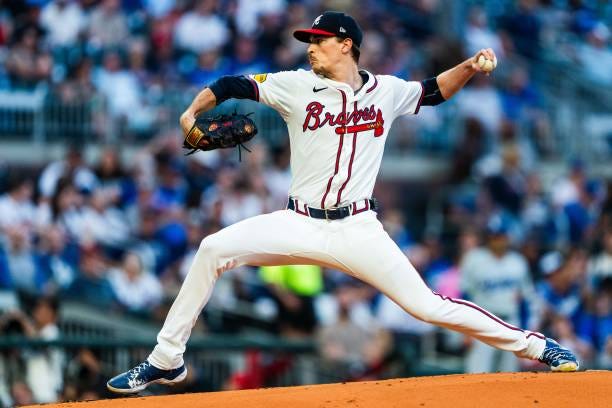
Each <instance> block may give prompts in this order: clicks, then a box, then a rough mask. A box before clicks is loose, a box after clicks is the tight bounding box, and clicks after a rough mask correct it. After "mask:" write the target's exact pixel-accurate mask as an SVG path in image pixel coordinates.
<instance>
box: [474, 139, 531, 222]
mask: <svg viewBox="0 0 612 408" xmlns="http://www.w3.org/2000/svg"><path fill="white" fill-rule="evenodd" d="M501 155H502V157H501V158H502V165H501V171H500V172H499V173H497V174H494V175H491V176H490V177H487V178H486V179H485V181H484V184H485V188H486V189H487V191H488V193H489V195H490V196H491V199H492V200H493V202H494V203H495V205H497V206H498V207H499V208H501V209H503V210H505V211H508V212H509V213H510V214H512V215H513V216H515V217H516V216H518V214H519V212H520V211H521V208H522V207H523V202H524V200H525V194H526V189H527V181H526V174H525V172H524V171H523V168H522V167H521V157H520V153H519V150H518V147H517V146H516V145H515V144H510V145H506V146H504V147H503V150H502V154H501Z"/></svg>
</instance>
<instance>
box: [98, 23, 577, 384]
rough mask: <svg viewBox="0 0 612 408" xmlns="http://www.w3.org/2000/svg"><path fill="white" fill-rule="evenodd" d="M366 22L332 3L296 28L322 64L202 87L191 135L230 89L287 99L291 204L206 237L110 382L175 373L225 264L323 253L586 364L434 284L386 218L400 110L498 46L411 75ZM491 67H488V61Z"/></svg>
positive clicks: (503, 336)
mask: <svg viewBox="0 0 612 408" xmlns="http://www.w3.org/2000/svg"><path fill="white" fill-rule="evenodd" d="M362 36H363V35H362V32H361V29H360V28H359V26H358V25H357V23H356V21H355V20H354V19H353V18H352V17H350V16H348V15H346V14H343V13H339V12H326V13H324V14H322V15H321V16H319V17H317V18H316V19H315V21H314V23H313V25H312V28H310V29H305V30H297V31H295V32H294V37H295V38H296V39H298V40H299V41H303V42H307V43H309V44H310V45H309V46H308V59H309V61H310V65H311V66H312V70H311V71H306V70H297V71H287V72H278V73H271V74H258V75H250V76H234V77H231V76H226V77H222V78H220V79H219V80H217V81H216V82H215V83H213V84H211V85H210V86H209V87H207V88H205V89H204V90H202V91H201V92H200V93H199V94H198V95H197V96H196V97H195V99H194V100H193V102H192V103H191V105H190V106H189V107H188V108H187V110H186V111H185V113H183V115H182V116H181V127H182V128H183V131H185V133H186V134H187V133H188V132H189V130H190V129H191V128H192V126H193V124H194V122H195V119H196V117H197V116H198V115H199V114H201V113H202V112H206V111H208V110H210V109H212V108H213V107H215V105H217V104H219V103H221V102H223V101H225V100H227V99H229V98H248V99H253V100H256V101H259V102H261V103H264V104H266V105H268V106H271V107H272V108H274V109H275V110H277V111H278V112H279V113H280V115H281V116H282V118H283V119H284V120H285V122H286V123H287V129H288V131H289V139H290V145H291V173H292V184H291V187H290V190H289V200H288V204H287V209H285V210H281V211H276V212H273V213H270V214H264V215H259V216H256V217H253V218H249V219H246V220H244V221H241V222H239V223H236V224H233V225H230V226H229V227H227V228H224V229H223V230H221V231H219V232H217V233H215V234H212V235H209V236H208V237H206V238H204V240H203V241H202V243H201V245H200V247H199V249H198V251H197V253H196V255H195V258H194V260H193V263H192V265H191V267H190V269H189V272H188V274H187V277H186V278H185V282H184V283H183V286H182V287H181V290H180V292H179V294H178V295H177V297H176V299H175V301H174V303H173V305H172V307H171V309H170V311H169V313H168V316H167V318H166V321H165V322H164V326H163V327H162V329H161V331H160V332H159V334H158V336H157V345H156V346H155V348H154V349H153V352H152V353H151V354H150V355H149V357H148V358H147V360H146V361H144V362H142V363H141V364H139V365H137V366H136V367H134V368H133V369H131V370H129V371H127V372H125V373H122V374H120V375H118V376H116V377H114V378H112V379H111V380H109V382H108V383H107V387H108V388H109V389H110V390H112V391H114V392H119V393H135V392H139V391H141V390H143V389H144V388H146V387H147V386H148V385H149V384H151V383H166V384H167V383H176V382H179V381H182V380H183V379H184V378H185V376H186V373H187V370H186V368H185V364H184V361H183V354H184V352H185V347H186V343H187V340H188V339H189V336H190V334H191V329H192V327H193V325H194V324H195V322H196V320H197V318H198V317H199V315H200V313H201V311H202V308H203V307H204V306H205V304H206V302H207V301H208V299H209V298H210V296H211V293H212V290H213V287H214V284H215V281H216V280H217V278H218V277H219V275H220V274H222V273H223V272H225V271H226V270H228V269H232V268H235V267H237V266H240V265H246V264H248V265H255V266H262V265H288V264H316V265H321V266H326V267H330V268H334V269H338V270H341V271H344V272H346V273H347V274H350V275H352V276H354V277H356V278H358V279H361V280H363V281H364V282H367V283H370V284H371V285H373V286H374V287H376V288H377V289H379V290H380V291H381V292H383V293H384V294H386V295H387V296H388V297H389V298H390V299H392V300H393V301H395V302H396V303H397V304H398V305H400V306H401V307H402V308H403V309H404V310H405V311H406V312H408V313H410V314H412V315H413V316H415V317H417V318H419V319H421V320H424V321H427V322H430V323H434V324H437V325H439V326H442V327H446V328H449V329H453V330H456V331H459V332H461V333H464V334H466V335H469V336H472V337H475V338H477V339H479V340H481V341H483V342H485V343H487V344H489V345H491V346H493V347H496V348H499V349H502V350H506V351H510V352H513V353H514V354H516V355H517V356H519V357H523V358H529V359H534V360H535V359H539V360H540V361H542V362H544V363H546V364H548V365H549V366H550V367H551V369H552V370H554V371H575V370H577V369H578V362H577V360H576V358H575V356H574V355H573V354H572V353H571V352H570V351H569V350H566V349H564V348H562V347H560V346H559V345H558V344H557V343H555V342H554V341H552V340H550V339H547V338H546V337H545V336H543V335H542V334H540V333H536V332H531V331H527V330H522V329H520V328H518V327H515V326H513V325H511V324H509V323H506V322H504V321H503V320H501V319H500V318H498V317H496V316H494V315H493V314H491V313H489V312H487V311H486V310H484V309H482V308H480V307H479V306H477V305H475V304H473V303H471V302H467V301H464V300H461V299H452V298H449V297H446V296H442V295H440V294H437V293H435V292H432V291H431V290H430V289H429V288H428V287H427V285H425V283H424V282H423V280H422V279H421V277H420V275H419V273H418V272H417V271H416V270H415V269H414V267H413V266H412V264H411V263H410V261H409V260H408V259H407V258H406V256H405V255H404V254H403V253H402V251H401V250H400V249H399V248H398V247H397V245H396V244H395V243H394V242H393V240H392V239H391V238H390V237H389V235H388V234H387V233H386V232H385V231H384V229H383V227H382V225H381V223H380V222H379V221H378V219H377V218H376V212H375V211H376V209H377V205H376V201H375V200H373V199H372V192H373V190H374V184H375V182H376V176H377V174H378V170H379V168H380V163H381V160H382V155H383V150H384V145H385V140H386V138H387V136H388V134H389V128H390V126H391V124H392V123H393V121H394V120H395V118H397V117H398V116H401V115H410V114H417V113H418V112H419V109H420V107H421V106H422V105H437V104H439V103H442V102H444V101H445V100H447V99H448V98H450V97H451V96H453V95H454V94H455V93H456V92H457V91H459V90H460V89H461V88H462V87H463V86H464V85H465V84H466V82H467V81H468V80H469V79H470V78H471V77H472V76H473V75H475V74H477V73H479V72H482V71H483V69H484V70H486V71H490V70H492V69H493V68H494V66H495V63H494V62H495V61H496V59H495V54H494V53H493V50H491V49H483V50H480V51H479V52H478V53H476V55H474V56H472V57H471V58H469V59H467V60H465V61H464V62H462V63H460V64H459V65H457V66H456V67H454V68H452V69H449V70H448V71H445V72H443V73H441V74H440V75H438V76H437V77H435V78H430V79H427V80H424V81H422V82H417V81H404V80H402V79H400V78H396V77H394V76H390V75H374V74H372V73H370V72H368V71H366V70H360V69H359V68H358V65H357V63H358V60H359V53H360V50H359V47H360V46H361V40H362ZM481 67H482V68H481Z"/></svg>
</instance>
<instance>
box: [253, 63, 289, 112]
mask: <svg viewBox="0 0 612 408" xmlns="http://www.w3.org/2000/svg"><path fill="white" fill-rule="evenodd" d="M296 75H297V72H295V71H282V72H277V73H273V74H256V75H249V76H248V78H249V79H250V80H251V81H252V83H253V85H254V86H255V87H256V98H257V101H258V102H261V103H263V104H264V105H268V106H269V107H271V108H273V109H275V110H276V111H278V113H280V114H281V116H282V117H283V118H285V119H286V118H287V117H288V116H289V115H290V114H291V111H292V105H293V100H294V98H295V95H296V92H295V87H296V84H297V82H298V81H299V79H298V78H297V77H296Z"/></svg>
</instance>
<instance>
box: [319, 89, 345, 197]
mask: <svg viewBox="0 0 612 408" xmlns="http://www.w3.org/2000/svg"><path fill="white" fill-rule="evenodd" d="M338 91H339V92H340V94H341V95H342V113H343V115H342V116H343V117H344V119H345V122H344V126H346V94H345V93H344V91H343V90H341V89H338ZM339 139H340V141H339V142H338V151H337V152H336V166H335V167H334V174H332V176H331V177H330V178H329V180H328V181H327V188H326V189H325V194H323V198H322V199H321V208H325V199H326V198H327V195H328V194H329V190H330V189H331V185H332V181H333V180H334V177H335V176H336V174H338V170H339V168H340V156H341V155H342V144H343V143H344V136H343V135H340V137H339Z"/></svg>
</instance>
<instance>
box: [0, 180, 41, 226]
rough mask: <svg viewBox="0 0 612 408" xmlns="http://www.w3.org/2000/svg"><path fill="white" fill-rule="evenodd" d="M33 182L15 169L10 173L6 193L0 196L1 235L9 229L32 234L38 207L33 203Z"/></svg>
mask: <svg viewBox="0 0 612 408" xmlns="http://www.w3.org/2000/svg"><path fill="white" fill-rule="evenodd" d="M33 184H34V183H33V181H32V179H30V178H29V177H24V176H23V174H18V172H17V170H16V169H14V170H12V171H11V172H10V173H9V177H8V182H7V191H6V193H4V194H2V195H0V233H2V231H3V230H5V229H7V228H19V229H22V230H23V231H24V232H28V233H31V232H33V231H32V229H33V227H34V218H35V213H36V207H34V202H33V201H32V194H33V191H34V186H33Z"/></svg>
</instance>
